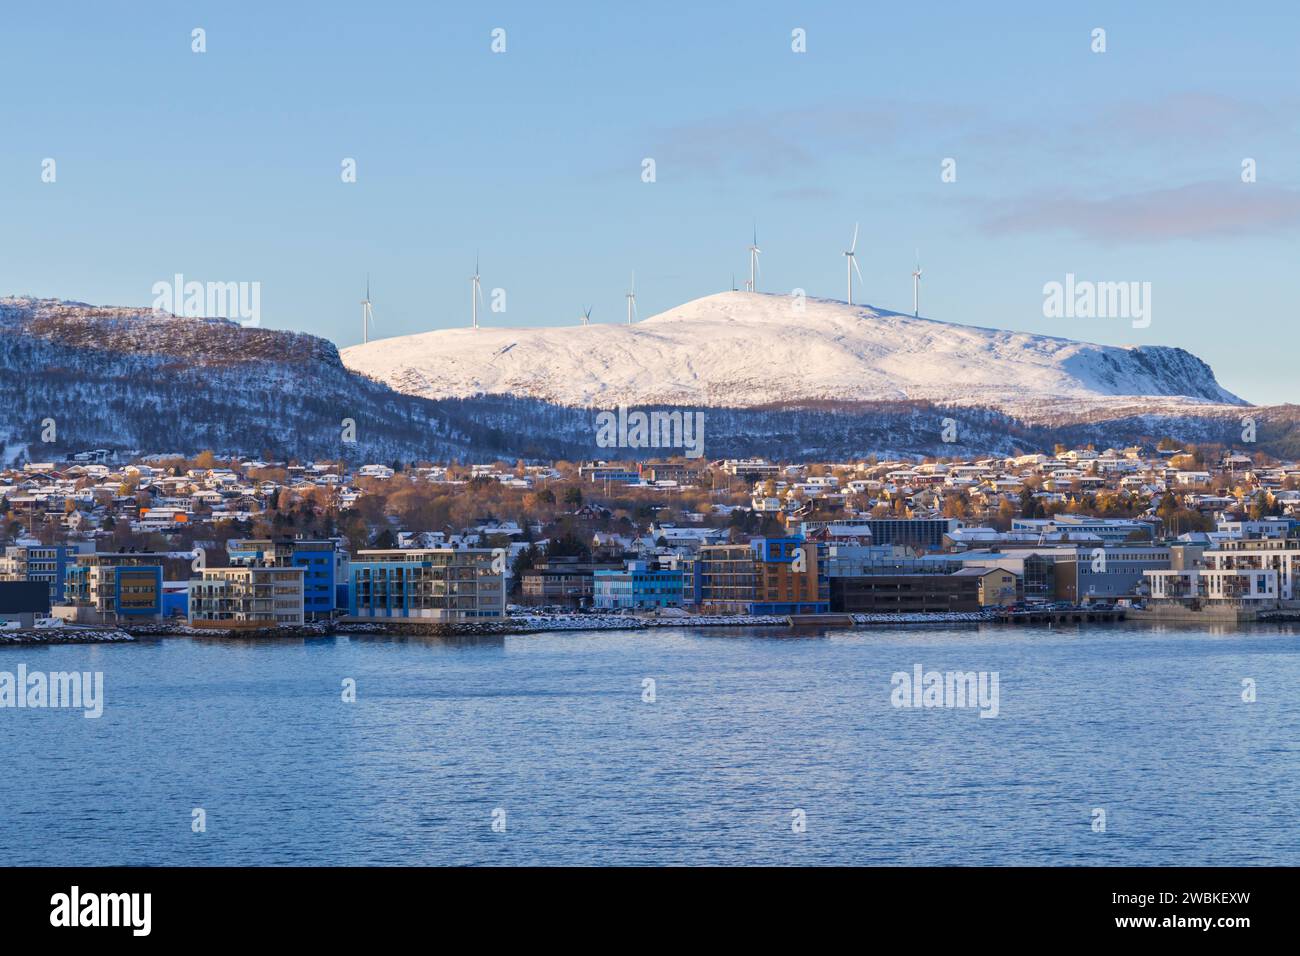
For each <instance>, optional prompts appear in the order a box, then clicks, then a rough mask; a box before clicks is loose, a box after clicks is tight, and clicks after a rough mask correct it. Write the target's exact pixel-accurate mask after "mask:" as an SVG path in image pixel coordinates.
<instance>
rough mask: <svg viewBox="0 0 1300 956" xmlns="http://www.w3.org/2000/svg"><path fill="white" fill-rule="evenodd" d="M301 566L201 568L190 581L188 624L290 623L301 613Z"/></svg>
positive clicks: (250, 625)
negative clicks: (200, 571) (196, 576)
mask: <svg viewBox="0 0 1300 956" xmlns="http://www.w3.org/2000/svg"><path fill="white" fill-rule="evenodd" d="M304 574H305V569H304V568H301V567H293V568H286V567H264V566H262V565H248V566H242V567H234V568H204V569H203V571H202V577H201V578H195V579H193V580H191V581H190V594H189V599H190V614H189V618H190V626H191V627H212V628H223V629H226V628H231V629H244V628H250V629H251V628H263V627H290V626H293V625H298V624H302V623H303V621H304V619H305V616H304V594H303V576H304Z"/></svg>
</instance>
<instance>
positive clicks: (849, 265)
mask: <svg viewBox="0 0 1300 956" xmlns="http://www.w3.org/2000/svg"><path fill="white" fill-rule="evenodd" d="M857 248H858V224H857V223H856V222H855V223H854V224H853V242H851V243H850V244H849V248H848V251H846V252H845V253H844V255H845V257H846V258H847V261H846V262H845V263H844V268H845V271H846V272H848V274H849V305H852V304H853V273H854V272H856V273H857V274H858V278H859V279H862V270H861V269H859V268H858V257H857V256H856V255H854V252H855V250H856V249H857ZM862 281H863V282H865V281H866V280H865V279H862Z"/></svg>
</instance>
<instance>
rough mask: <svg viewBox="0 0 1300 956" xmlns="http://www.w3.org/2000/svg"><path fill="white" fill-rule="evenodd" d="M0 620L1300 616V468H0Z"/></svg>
mask: <svg viewBox="0 0 1300 956" xmlns="http://www.w3.org/2000/svg"><path fill="white" fill-rule="evenodd" d="M0 513H3V516H4V526H3V543H4V549H3V557H2V558H0V627H3V628H4V629H6V630H7V631H42V630H44V631H46V632H47V634H48V633H49V632H50V630H51V629H59V630H60V631H61V633H64V634H71V633H73V632H75V630H76V629H77V628H104V627H113V628H123V629H125V630H127V631H130V632H142V633H150V632H154V633H157V632H168V631H171V632H177V631H184V632H200V633H201V632H213V633H248V632H261V631H267V630H275V631H280V630H282V629H286V628H289V629H292V628H298V629H302V628H304V627H308V628H310V627H313V626H314V627H316V628H318V629H320V628H322V627H334V626H348V625H352V626H357V625H363V626H371V627H376V626H379V627H383V628H385V629H393V630H402V629H404V628H416V629H418V628H425V629H426V630H430V631H431V632H433V631H438V630H439V629H442V630H449V629H450V630H456V629H467V628H468V629H473V628H476V627H477V628H479V629H482V628H484V627H487V628H497V629H500V628H501V627H502V626H503V625H509V624H510V623H511V622H515V623H517V624H519V625H521V626H525V625H530V624H531V625H532V626H539V622H541V623H546V622H549V623H550V624H551V625H558V624H561V623H563V622H566V621H567V622H570V623H571V624H572V622H575V621H576V622H577V623H579V624H581V623H583V622H584V621H585V622H586V623H588V624H590V623H592V622H593V621H594V619H595V616H600V617H601V618H602V619H603V620H608V619H609V618H618V619H619V621H618V622H616V623H621V624H622V625H623V626H635V625H636V624H637V623H638V622H642V623H644V622H648V621H662V622H670V621H671V622H676V623H679V624H680V623H690V622H695V623H726V622H729V621H730V622H746V623H749V622H753V621H762V622H777V621H789V622H796V623H797V622H802V621H809V622H820V623H834V622H835V621H836V620H837V619H838V620H850V621H854V620H856V621H859V622H861V621H864V620H870V619H881V620H902V619H906V618H907V617H908V616H911V617H913V618H915V619H922V620H923V619H945V618H947V619H968V620H985V619H992V618H994V617H996V616H999V615H1001V616H1004V617H1006V616H1015V615H1025V614H1031V613H1035V612H1038V613H1042V612H1046V611H1058V612H1070V611H1075V612H1077V611H1080V610H1085V609H1086V610H1088V611H1092V612H1100V611H1113V610H1116V609H1123V610H1125V611H1126V613H1129V614H1132V615H1147V616H1155V617H1157V618H1169V619H1180V618H1187V619H1193V620H1198V619H1206V618H1208V617H1214V618H1226V619H1232V620H1242V619H1254V617H1255V616H1257V615H1261V614H1264V615H1266V614H1269V613H1286V612H1287V611H1288V610H1290V609H1295V608H1300V600H1297V599H1300V594H1297V593H1296V591H1295V577H1294V575H1295V571H1296V570H1297V565H1298V564H1300V531H1298V530H1297V525H1300V463H1297V462H1294V461H1278V460H1273V459H1270V458H1268V457H1267V456H1265V455H1262V454H1255V455H1248V454H1245V453H1242V452H1240V451H1232V450H1227V449H1222V448H1217V447H1216V448H1202V447H1197V446H1194V445H1183V444H1180V443H1178V442H1174V441H1172V440H1164V441H1161V442H1159V443H1158V444H1156V445H1154V446H1152V447H1146V448H1144V447H1137V446H1135V447H1128V448H1123V449H1104V450H1098V449H1094V448H1091V447H1088V448H1065V447H1060V446H1058V447H1057V448H1056V449H1055V450H1054V451H1053V453H1052V454H1029V455H1022V456H1018V457H1015V458H987V459H979V460H972V461H962V460H945V459H931V460H924V461H883V460H868V461H859V462H822V463H799V464H791V463H781V462H774V461H767V460H762V459H727V460H719V461H711V462H710V461H704V460H701V459H688V458H676V459H664V460H659V461H640V462H636V461H624V462H617V461H600V462H584V463H577V464H575V463H570V462H552V463H548V464H530V463H525V462H522V461H521V462H517V463H515V464H509V463H506V462H497V463H494V464H474V465H459V464H434V463H427V462H422V463H409V464H403V463H400V462H393V463H391V464H387V465H386V464H379V463H372V464H366V465H364V466H360V467H356V468H350V467H348V466H347V465H345V464H344V463H341V462H302V463H299V462H271V461H261V460H255V459H247V458H237V459H233V460H219V459H218V458H217V457H216V456H215V455H213V454H212V453H210V452H204V453H202V454H199V455H197V456H194V457H185V456H181V455H171V456H164V455H152V456H145V457H139V456H135V455H131V454H129V453H128V454H122V455H115V454H114V453H112V452H110V451H107V450H95V451H87V452H81V453H77V454H75V455H73V456H72V457H71V458H70V459H69V460H66V461H58V462H28V463H25V464H23V465H22V466H21V467H13V468H10V469H8V470H6V471H4V472H2V473H0Z"/></svg>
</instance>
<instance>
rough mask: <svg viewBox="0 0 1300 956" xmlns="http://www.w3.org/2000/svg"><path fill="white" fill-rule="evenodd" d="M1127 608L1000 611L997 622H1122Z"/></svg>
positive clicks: (995, 616) (995, 617)
mask: <svg viewBox="0 0 1300 956" xmlns="http://www.w3.org/2000/svg"><path fill="white" fill-rule="evenodd" d="M1127 614H1128V609H1127V608H1122V607H1115V608H1096V609H1090V608H1083V607H1076V608H1058V609H1053V610H1041V611H1039V610H1024V611H999V612H997V613H996V614H995V615H994V618H993V619H994V620H995V621H1001V622H1002V623H1003V624H1093V623H1109V622H1114V621H1122V620H1124V619H1125V617H1126V616H1127Z"/></svg>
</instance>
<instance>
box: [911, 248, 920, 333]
mask: <svg viewBox="0 0 1300 956" xmlns="http://www.w3.org/2000/svg"><path fill="white" fill-rule="evenodd" d="M912 317H913V318H920V317H921V252H920V250H917V253H916V271H915V272H913V273H912Z"/></svg>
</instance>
